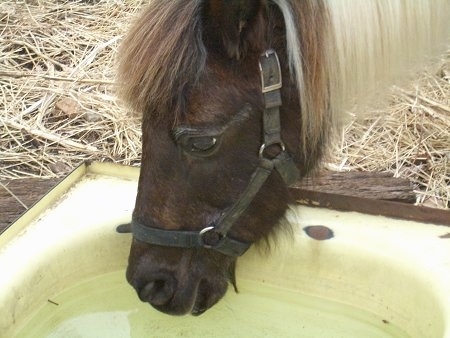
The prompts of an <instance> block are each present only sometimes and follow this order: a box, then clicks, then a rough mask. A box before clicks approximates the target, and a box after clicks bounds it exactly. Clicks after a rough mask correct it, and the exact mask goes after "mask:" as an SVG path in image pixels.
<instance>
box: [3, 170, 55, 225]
mask: <svg viewBox="0 0 450 338" xmlns="http://www.w3.org/2000/svg"><path fill="white" fill-rule="evenodd" d="M60 181H61V179H38V178H26V179H18V180H11V181H0V233H1V232H3V230H4V229H5V228H6V227H7V226H9V225H10V224H11V223H12V222H14V221H15V220H16V219H17V218H18V217H19V216H20V215H22V214H23V213H24V212H25V211H27V209H29V208H30V207H32V206H33V204H34V203H36V202H37V201H39V200H40V199H41V198H42V197H43V196H44V195H45V194H46V193H47V192H49V191H50V190H51V189H52V188H53V187H54V186H56V185H57V184H58V183H59V182H60Z"/></svg>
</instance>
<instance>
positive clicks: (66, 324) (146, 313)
mask: <svg viewBox="0 0 450 338" xmlns="http://www.w3.org/2000/svg"><path fill="white" fill-rule="evenodd" d="M137 175H138V171H137V169H134V168H128V167H119V166H115V165H111V164H98V163H93V164H91V165H84V166H82V167H80V168H79V169H77V170H75V171H74V172H73V173H72V174H71V175H70V176H69V177H67V178H66V179H65V180H64V181H63V182H62V183H61V184H59V185H58V186H57V187H56V188H55V189H54V190H52V191H51V192H50V193H49V194H48V195H47V196H46V197H45V198H43V199H42V200H41V201H40V202H39V203H37V204H36V205H35V206H34V207H33V208H31V209H30V210H29V211H28V212H27V213H26V214H25V215H24V216H22V217H21V218H20V219H19V220H18V221H17V222H15V223H14V224H13V225H12V226H11V227H10V228H9V229H8V230H7V231H6V232H4V233H3V234H2V235H0V337H2V338H13V337H30V338H31V337H33V338H37V337H64V338H70V337H176V336H183V337H250V336H252V335H254V336H258V337H328V338H329V337H365V338H367V337H417V338H443V337H445V338H450V239H449V238H448V237H450V236H449V232H450V228H449V227H446V226H440V225H432V224H423V223H417V222H411V221H401V220H395V219H390V218H386V217H382V216H369V215H364V214H358V213H355V212H337V211H332V210H326V209H321V208H310V207H303V206H298V207H293V209H292V211H291V212H290V213H289V216H288V217H289V219H290V221H291V222H292V223H293V224H294V228H295V231H294V232H295V236H294V237H293V238H292V237H291V238H287V237H282V238H279V239H278V243H277V245H276V246H275V247H274V248H272V251H271V252H270V253H269V254H267V253H264V252H260V251H258V249H252V250H251V251H250V252H248V253H247V254H245V256H244V257H243V258H242V259H240V261H239V265H238V272H237V276H238V286H239V288H240V292H239V293H238V294H235V293H234V292H232V291H229V292H228V294H227V296H226V297H225V298H224V299H223V300H222V301H221V302H220V303H219V304H218V305H216V306H215V307H213V308H212V309H211V310H209V311H207V312H206V313H205V314H204V315H202V316H200V317H191V316H185V317H171V316H167V315H164V314H160V313H158V312H156V311H155V310H153V309H152V308H151V307H150V306H148V305H146V304H143V303H140V302H139V300H138V298H137V296H136V295H135V293H134V291H133V290H132V288H131V287H130V286H128V285H127V283H126V282H125V278H124V269H125V266H126V262H127V255H128V250H129V245H130V236H129V235H120V234H117V233H116V232H115V226H116V225H117V224H119V223H123V222H127V221H129V219H130V215H131V212H132V209H133V204H134V198H135V194H136V187H137ZM318 225H319V226H321V227H322V228H323V227H325V228H328V229H331V230H332V232H333V235H334V236H333V238H331V239H328V240H317V239H314V238H312V237H309V236H308V234H307V233H306V232H305V231H304V229H305V228H306V227H308V226H313V227H314V226H318Z"/></svg>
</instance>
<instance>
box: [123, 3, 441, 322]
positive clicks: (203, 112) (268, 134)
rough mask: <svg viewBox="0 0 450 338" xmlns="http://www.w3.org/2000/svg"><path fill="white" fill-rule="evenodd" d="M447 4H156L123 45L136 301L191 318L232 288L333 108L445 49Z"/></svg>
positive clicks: (309, 159) (324, 133) (324, 132)
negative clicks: (133, 144)
mask: <svg viewBox="0 0 450 338" xmlns="http://www.w3.org/2000/svg"><path fill="white" fill-rule="evenodd" d="M449 6H450V5H449V1H448V0H433V1H422V0H410V1H405V0H364V1H363V0H361V1H354V0H335V1H333V0H329V1H327V0H301V1H300V0H189V1H188V0H155V1H152V2H151V3H150V5H149V6H148V8H146V9H145V10H144V11H143V14H142V16H141V17H140V18H139V19H138V20H137V21H136V22H135V23H134V25H133V27H132V28H131V30H130V31H129V33H128V35H127V37H126V38H125V40H124V42H123V45H122V47H121V50H120V53H119V77H118V80H119V82H120V87H121V93H120V94H121V97H122V98H123V99H124V100H125V101H126V102H127V103H128V104H129V105H130V106H131V107H132V109H133V110H135V111H137V112H139V113H141V114H142V116H143V121H142V137H143V149H142V167H141V174H140V178H139V188H138V194H137V200H136V206H135V210H134V213H133V221H132V224H131V229H132V230H131V231H132V232H133V236H134V239H133V242H132V246H131V253H130V257H129V265H128V269H127V279H128V281H129V282H130V284H131V285H132V286H133V287H134V288H135V289H136V290H137V293H138V296H139V298H140V299H141V300H142V301H145V302H149V303H150V304H151V305H152V306H154V307H155V308H156V309H158V310H160V311H163V312H166V313H169V314H177V315H180V314H186V313H192V314H194V315H198V314H201V313H203V312H204V311H206V310H207V309H208V308H210V307H211V306H213V305H214V304H215V303H216V302H218V301H219V299H220V298H221V297H222V296H223V295H224V294H225V292H226V290H227V285H228V283H229V282H231V284H232V285H233V286H234V287H235V288H236V285H235V273H234V271H235V265H236V260H237V256H239V255H241V254H243V253H244V252H245V250H246V249H247V248H248V247H249V246H250V245H251V244H252V243H256V242H259V241H261V240H262V239H267V238H268V236H269V235H270V234H271V233H272V232H273V231H274V229H275V228H277V227H276V225H277V224H279V223H280V220H281V219H282V218H283V215H284V213H285V211H286V209H287V207H288V204H289V202H290V199H289V194H288V189H287V184H289V183H292V181H293V180H294V179H296V178H300V177H302V176H304V175H306V174H307V173H308V172H310V171H311V170H312V169H313V168H315V167H316V166H317V164H318V162H319V161H320V159H321V156H322V154H323V153H324V149H325V146H326V144H327V139H328V136H329V134H330V129H331V128H332V126H334V125H336V121H337V120H338V119H337V116H338V115H339V113H340V112H341V111H343V110H344V108H348V107H350V106H351V105H354V104H361V103H363V101H365V100H366V98H367V97H370V95H371V94H372V93H374V92H375V89H377V88H379V87H383V86H384V84H386V83H390V82H392V81H393V80H396V79H397V78H398V77H399V76H400V75H401V74H403V73H405V70H407V69H409V68H411V67H412V66H415V65H416V64H417V63H418V62H421V61H423V57H424V56H426V55H427V54H433V53H436V52H438V51H439V50H442V49H444V48H445V46H446V45H445V44H446V42H447V37H448V35H449V34H448V33H449V31H448V29H449V26H450V25H449V24H448V22H450V18H449V13H450V8H449ZM278 65H279V66H278ZM278 67H279V68H278ZM122 230H123V229H122Z"/></svg>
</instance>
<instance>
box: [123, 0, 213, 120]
mask: <svg viewBox="0 0 450 338" xmlns="http://www.w3.org/2000/svg"><path fill="white" fill-rule="evenodd" d="M200 12H201V1H200V0H189V1H172V0H158V1H152V2H151V4H150V5H149V7H148V8H147V9H146V10H144V14H143V15H142V16H141V17H140V18H139V19H138V21H137V22H135V24H134V25H133V27H132V29H131V31H129V32H128V35H127V37H126V39H125V40H124V42H123V44H122V46H121V50H120V52H119V54H118V55H119V60H118V61H119V72H118V82H119V84H120V92H119V96H120V97H121V98H122V99H123V100H124V101H125V102H127V103H128V104H129V105H130V106H131V108H132V109H133V110H134V111H136V112H138V113H144V112H145V113H146V114H153V115H154V114H156V113H157V112H156V111H155V109H154V108H152V107H158V112H159V113H161V111H164V110H170V111H171V112H173V113H175V114H176V113H177V112H178V111H179V110H180V108H181V107H182V105H183V102H184V98H185V96H186V94H187V92H188V90H189V87H190V86H191V85H192V84H194V83H195V82H196V80H197V79H198V77H199V75H200V74H201V72H202V70H203V68H204V64H205V59H206V51H205V49H204V45H203V42H202V36H201V30H200V29H201V22H200V19H201V15H200ZM180 74H182V75H180ZM157 117H158V116H152V118H157Z"/></svg>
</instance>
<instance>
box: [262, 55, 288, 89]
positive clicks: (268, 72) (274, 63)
mask: <svg viewBox="0 0 450 338" xmlns="http://www.w3.org/2000/svg"><path fill="white" fill-rule="evenodd" d="M259 70H260V72H261V87H262V92H263V93H267V92H271V91H273V90H277V89H280V88H281V87H282V82H281V66H280V60H279V59H278V55H277V53H276V52H275V51H274V50H273V49H268V50H266V51H265V52H264V53H263V54H262V55H261V57H260V59H259Z"/></svg>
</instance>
